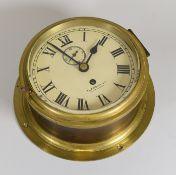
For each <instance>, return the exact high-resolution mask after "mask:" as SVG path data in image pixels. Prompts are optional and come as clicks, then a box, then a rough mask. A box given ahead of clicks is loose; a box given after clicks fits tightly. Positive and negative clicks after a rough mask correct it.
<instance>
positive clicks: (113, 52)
mask: <svg viewBox="0 0 176 175" xmlns="http://www.w3.org/2000/svg"><path fill="white" fill-rule="evenodd" d="M123 53H124V51H123V49H122V48H121V47H120V48H118V49H116V50H113V51H112V52H111V54H112V56H113V57H114V58H115V57H118V56H119V55H121V54H123Z"/></svg>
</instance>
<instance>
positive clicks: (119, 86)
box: [114, 83, 126, 91]
mask: <svg viewBox="0 0 176 175" xmlns="http://www.w3.org/2000/svg"><path fill="white" fill-rule="evenodd" d="M114 84H115V85H116V86H117V87H118V88H119V89H120V90H122V91H123V90H124V89H125V87H126V86H123V85H121V84H117V83H114Z"/></svg>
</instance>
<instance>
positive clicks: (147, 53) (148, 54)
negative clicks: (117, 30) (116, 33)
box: [128, 29, 150, 57]
mask: <svg viewBox="0 0 176 175" xmlns="http://www.w3.org/2000/svg"><path fill="white" fill-rule="evenodd" d="M128 31H129V32H130V33H131V34H133V35H134V36H135V37H136V39H137V40H138V41H139V42H140V43H141V41H140V40H139V38H138V37H137V36H136V35H135V34H134V32H133V31H132V30H131V29H128ZM141 45H142V47H143V48H144V50H145V53H146V55H147V57H149V56H150V53H149V51H148V50H147V49H146V47H145V46H144V45H143V44H142V43H141Z"/></svg>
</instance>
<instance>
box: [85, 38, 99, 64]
mask: <svg viewBox="0 0 176 175" xmlns="http://www.w3.org/2000/svg"><path fill="white" fill-rule="evenodd" d="M98 45H99V41H98V42H97V44H96V45H95V46H93V47H92V48H91V49H90V55H89V57H88V59H87V61H86V62H85V63H86V64H88V62H89V61H90V58H91V57H92V55H93V54H96V53H97V47H98Z"/></svg>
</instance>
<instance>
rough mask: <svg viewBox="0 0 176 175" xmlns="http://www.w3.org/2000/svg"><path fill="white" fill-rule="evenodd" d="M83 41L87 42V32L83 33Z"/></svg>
mask: <svg viewBox="0 0 176 175" xmlns="http://www.w3.org/2000/svg"><path fill="white" fill-rule="evenodd" d="M83 41H86V32H83Z"/></svg>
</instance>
